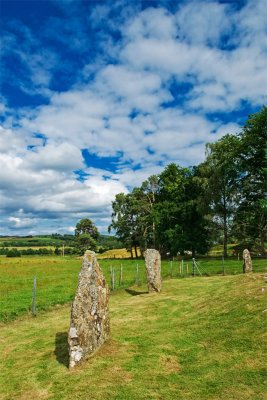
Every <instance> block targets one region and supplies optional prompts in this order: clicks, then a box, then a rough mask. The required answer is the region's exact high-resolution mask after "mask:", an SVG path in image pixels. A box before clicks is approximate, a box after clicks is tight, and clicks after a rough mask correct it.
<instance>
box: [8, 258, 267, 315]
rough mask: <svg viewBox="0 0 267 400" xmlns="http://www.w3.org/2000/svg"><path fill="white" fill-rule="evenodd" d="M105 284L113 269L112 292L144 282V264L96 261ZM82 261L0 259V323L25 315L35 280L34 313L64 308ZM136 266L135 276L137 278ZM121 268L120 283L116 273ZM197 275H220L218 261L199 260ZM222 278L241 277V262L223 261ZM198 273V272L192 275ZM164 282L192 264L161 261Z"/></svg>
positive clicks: (261, 267)
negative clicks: (229, 276) (34, 280)
mask: <svg viewBox="0 0 267 400" xmlns="http://www.w3.org/2000/svg"><path fill="white" fill-rule="evenodd" d="M99 262H100V265H101V267H102V269H103V271H104V275H105V277H106V279H107V282H108V283H109V284H110V286H111V274H110V269H111V267H112V268H114V278H115V282H114V289H115V290H117V289H120V288H127V287H129V286H130V285H133V284H134V283H136V282H137V283H138V285H142V284H143V283H145V282H146V274H145V263H144V260H130V259H127V260H117V259H111V260H109V259H103V260H99ZM81 263H82V259H81V258H76V257H70V256H68V257H61V256H48V257H44V256H41V257H38V256H32V257H31V256H25V257H21V258H6V257H0V273H1V283H0V321H9V320H11V319H13V318H16V317H17V316H19V315H22V314H25V313H29V312H30V310H31V304H32V288H33V278H34V277H35V276H36V278H37V297H36V303H37V312H40V311H41V310H46V309H49V308H50V307H51V306H54V305H57V304H64V303H67V302H70V301H71V300H72V299H73V296H74V293H75V290H76V286H77V281H78V273H79V271H80V268H81ZM137 264H138V274H137ZM121 266H122V279H121V280H120V270H121ZM198 266H199V270H200V272H202V273H203V274H204V275H205V274H208V275H218V274H222V273H223V264H222V260H219V259H217V260H216V259H208V258H205V259H201V260H200V261H198ZM253 268H254V271H256V272H266V271H267V260H263V259H255V260H253ZM224 270H225V274H227V275H228V274H240V273H242V261H238V260H232V259H227V260H225V261H224ZM196 272H198V271H196ZM162 276H163V278H164V279H166V278H169V277H171V276H172V277H173V278H181V279H182V278H186V277H192V263H191V261H190V260H185V261H184V264H183V268H182V265H181V261H173V262H172V263H171V262H170V261H169V260H163V261H162Z"/></svg>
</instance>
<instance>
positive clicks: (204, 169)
mask: <svg viewBox="0 0 267 400" xmlns="http://www.w3.org/2000/svg"><path fill="white" fill-rule="evenodd" d="M239 146H240V139H239V138H238V137H237V136H235V135H225V136H224V137H222V138H221V139H220V140H218V141H217V142H215V143H208V144H207V145H206V160H205V161H204V162H203V163H202V164H201V165H200V166H199V171H200V175H201V177H202V185H203V189H204V191H203V196H202V198H201V199H200V203H201V204H202V206H204V207H203V209H202V212H204V213H205V214H206V215H210V216H211V219H212V221H213V226H214V227H215V229H216V230H217V232H218V233H219V235H218V236H217V238H218V239H219V237H220V236H221V237H222V238H223V249H224V250H223V252H224V256H225V257H226V256H227V243H228V236H229V232H230V230H231V226H232V222H233V217H234V213H235V210H236V204H237V203H236V200H237V189H238V186H237V182H238V178H239V165H238V161H237V154H238V152H239Z"/></svg>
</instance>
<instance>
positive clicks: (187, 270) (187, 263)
mask: <svg viewBox="0 0 267 400" xmlns="http://www.w3.org/2000/svg"><path fill="white" fill-rule="evenodd" d="M186 273H187V275H188V263H186Z"/></svg>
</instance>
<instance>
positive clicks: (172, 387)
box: [0, 265, 267, 400]
mask: <svg viewBox="0 0 267 400" xmlns="http://www.w3.org/2000/svg"><path fill="white" fill-rule="evenodd" d="M72 266H73V267H74V268H75V266H74V265H72ZM145 292H146V287H145V286H141V287H136V286H134V287H131V289H130V290H128V291H125V290H118V291H115V292H113V294H112V295H111V298H110V314H111V339H110V340H109V341H108V342H107V343H106V344H105V345H104V346H103V347H102V349H101V350H100V351H99V352H98V353H97V354H96V355H95V356H94V358H91V359H89V360H87V361H85V362H84V363H83V364H82V365H81V366H79V367H78V368H77V369H75V370H74V371H72V372H69V370H68V369H67V363H68V349H67V332H68V328H69V317H70V307H69V305H64V306H59V307H57V308H56V309H53V310H50V311H46V312H42V313H40V314H39V315H38V316H37V317H35V318H32V317H30V316H23V317H20V318H19V319H17V320H15V321H12V322H10V323H8V324H5V325H2V326H1V339H0V347H1V354H2V367H1V370H0V386H1V388H2V390H1V393H0V399H1V400H17V399H20V400H28V399H36V400H44V399H50V400H73V399H78V400H88V399H90V400H100V399H101V400H106V399H109V400H159V399H162V400H176V399H183V400H207V399H209V400H226V399H227V400H265V399H266V391H265V389H266V386H265V385H266V346H265V345H266V314H267V309H266V294H267V286H266V283H265V281H264V279H263V274H255V273H253V274H249V275H231V276H213V277H202V278H195V279H193V278H190V279H189V278H188V279H169V280H166V281H165V282H164V283H163V290H162V292H161V293H160V294H147V293H145Z"/></svg>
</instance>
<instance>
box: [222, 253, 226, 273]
mask: <svg viewBox="0 0 267 400" xmlns="http://www.w3.org/2000/svg"><path fill="white" fill-rule="evenodd" d="M222 267H223V275H225V268H224V256H222Z"/></svg>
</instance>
